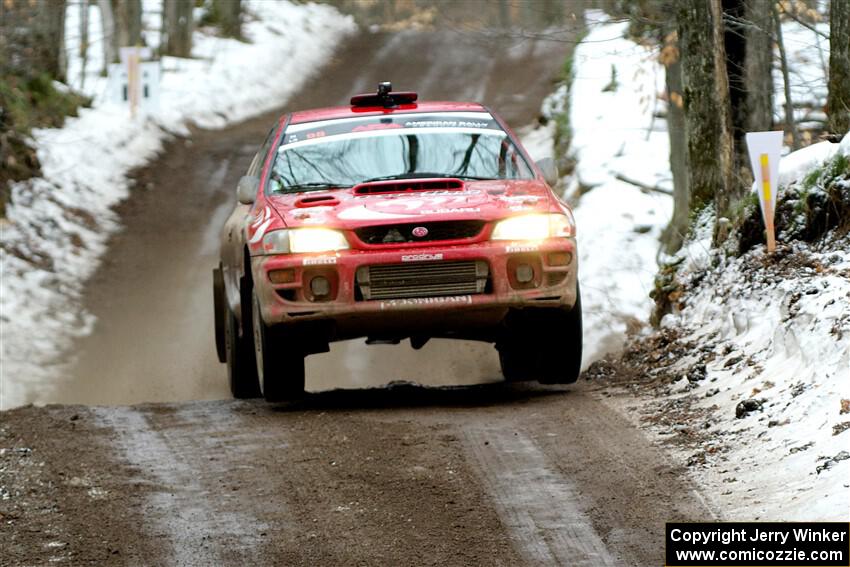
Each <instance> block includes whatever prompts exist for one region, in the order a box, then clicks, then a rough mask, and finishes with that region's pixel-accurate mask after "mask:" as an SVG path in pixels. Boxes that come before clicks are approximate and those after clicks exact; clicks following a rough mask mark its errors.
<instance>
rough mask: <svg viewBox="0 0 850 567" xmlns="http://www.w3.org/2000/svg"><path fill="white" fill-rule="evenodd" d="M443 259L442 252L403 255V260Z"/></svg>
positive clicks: (424, 260)
mask: <svg viewBox="0 0 850 567" xmlns="http://www.w3.org/2000/svg"><path fill="white" fill-rule="evenodd" d="M442 259H443V255H442V254H405V255H404V256H402V257H401V261H402V262H433V261H437V260H442Z"/></svg>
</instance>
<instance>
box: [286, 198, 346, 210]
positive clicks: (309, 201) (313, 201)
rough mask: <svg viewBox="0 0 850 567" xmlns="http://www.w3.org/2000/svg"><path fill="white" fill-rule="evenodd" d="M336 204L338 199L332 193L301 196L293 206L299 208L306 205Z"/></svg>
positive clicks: (324, 205) (330, 205)
mask: <svg viewBox="0 0 850 567" xmlns="http://www.w3.org/2000/svg"><path fill="white" fill-rule="evenodd" d="M336 205H339V199H337V198H336V197H334V196H333V195H315V196H311V197H301V198H300V199H298V200H297V201H295V206H296V207H298V208H299V209H304V208H306V207H335V206H336Z"/></svg>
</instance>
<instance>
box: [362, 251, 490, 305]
mask: <svg viewBox="0 0 850 567" xmlns="http://www.w3.org/2000/svg"><path fill="white" fill-rule="evenodd" d="M489 275H490V270H489V267H488V265H487V262H484V261H482V260H472V261H459V262H442V261H432V262H405V263H402V264H382V265H377V266H362V267H360V268H358V269H357V286H358V289H359V291H360V298H361V299H363V300H374V299H405V298H413V297H441V296H448V295H472V294H478V293H484V291H485V290H486V288H487V279H488V277H489Z"/></svg>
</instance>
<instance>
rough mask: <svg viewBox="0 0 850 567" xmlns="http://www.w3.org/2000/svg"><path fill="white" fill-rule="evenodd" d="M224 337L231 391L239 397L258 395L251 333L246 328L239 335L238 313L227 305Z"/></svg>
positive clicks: (245, 397) (234, 395)
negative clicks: (241, 334) (235, 313)
mask: <svg viewBox="0 0 850 567" xmlns="http://www.w3.org/2000/svg"><path fill="white" fill-rule="evenodd" d="M224 339H225V340H224V346H225V358H226V360H227V379H228V382H230V393H231V394H233V397H234V398H238V399H248V398H256V397H258V396H259V395H260V388H259V386H258V385H257V367H256V365H255V363H254V348H253V346H252V345H251V333H250V332H248V329H246V332H245V333H243V336H241V337H240V336H239V322H238V321H237V320H236V315H234V314H233V312H232V311H231V310H230V309H229V308H227V307H225V322H224Z"/></svg>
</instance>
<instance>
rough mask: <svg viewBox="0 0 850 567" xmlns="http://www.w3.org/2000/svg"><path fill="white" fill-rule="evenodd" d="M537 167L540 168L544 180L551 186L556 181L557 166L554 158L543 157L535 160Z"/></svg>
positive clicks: (557, 176)
mask: <svg viewBox="0 0 850 567" xmlns="http://www.w3.org/2000/svg"><path fill="white" fill-rule="evenodd" d="M537 167H539V168H540V171H541V172H542V173H543V179H545V180H546V183H548V184H549V185H550V186H551V187H554V186H555V185H556V184H557V183H558V178H559V175H558V166H557V165H555V160H554V159H552V158H550V157H547V158H543V159H541V160H540V161H538V162H537Z"/></svg>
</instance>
